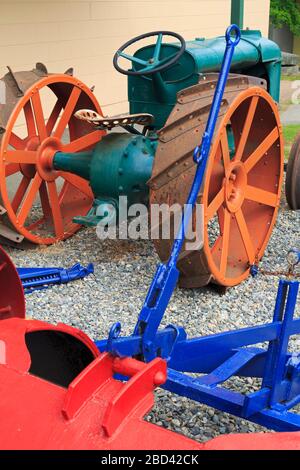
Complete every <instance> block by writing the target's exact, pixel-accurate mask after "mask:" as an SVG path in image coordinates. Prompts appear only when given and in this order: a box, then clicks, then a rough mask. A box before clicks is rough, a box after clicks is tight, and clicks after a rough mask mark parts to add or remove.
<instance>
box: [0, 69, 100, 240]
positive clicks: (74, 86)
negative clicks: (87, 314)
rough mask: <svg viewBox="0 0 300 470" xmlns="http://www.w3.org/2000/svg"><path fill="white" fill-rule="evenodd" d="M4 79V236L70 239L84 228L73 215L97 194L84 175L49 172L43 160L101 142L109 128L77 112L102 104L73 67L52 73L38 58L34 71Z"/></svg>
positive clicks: (0, 184)
mask: <svg viewBox="0 0 300 470" xmlns="http://www.w3.org/2000/svg"><path fill="white" fill-rule="evenodd" d="M1 81H2V83H3V84H4V86H5V92H6V103H5V104H0V129H2V132H1V133H0V145H1V148H0V206H1V207H2V208H4V211H3V210H1V212H0V235H1V236H2V237H4V239H5V238H6V237H7V239H8V241H10V242H13V243H23V240H24V242H25V241H26V240H29V241H30V242H33V243H39V244H52V243H55V242H57V241H58V240H62V239H66V238H68V237H70V236H71V235H72V234H74V233H75V232H76V231H77V230H78V229H79V228H80V226H79V225H77V224H74V223H73V221H72V219H73V217H74V216H75V215H78V213H81V214H82V215H86V214H87V212H88V211H89V209H90V208H91V205H92V203H93V194H92V191H91V189H90V187H89V185H88V183H87V182H86V181H84V180H83V179H81V178H79V177H76V176H74V175H70V174H68V173H64V172H54V171H53V172H51V173H50V172H48V173H47V174H46V173H45V172H43V171H42V165H41V160H42V159H44V158H46V157H47V153H48V152H49V151H50V149H53V148H54V147H55V148H56V149H63V150H65V151H70V152H76V151H81V150H85V149H90V148H92V147H93V146H94V145H96V143H98V142H99V140H101V137H102V135H103V134H104V133H103V132H102V131H100V130H96V131H95V130H94V129H92V128H91V126H90V125H89V124H88V123H85V122H83V121H81V122H80V121H78V120H77V119H76V118H74V113H75V112H76V111H77V110H78V109H81V108H85V107H89V108H91V109H93V110H94V111H96V112H97V113H99V114H101V108H100V106H99V103H98V102H97V100H96V98H95V96H94V94H93V93H92V92H91V91H90V89H89V88H88V87H87V86H85V85H84V84H83V83H82V82H80V81H79V80H78V79H76V78H75V77H72V75H71V72H70V69H69V70H68V71H67V74H49V73H48V71H47V68H46V66H45V65H44V64H41V63H38V64H36V68H35V69H33V70H31V71H25V72H12V71H11V70H9V73H7V74H6V75H5V76H4V77H3V78H2V79H1ZM21 92H22V94H21ZM46 113H47V114H46ZM12 183H13V184H12ZM4 227H6V228H4Z"/></svg>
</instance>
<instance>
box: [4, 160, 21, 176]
mask: <svg viewBox="0 0 300 470" xmlns="http://www.w3.org/2000/svg"><path fill="white" fill-rule="evenodd" d="M18 171H20V165H19V164H18V163H8V165H6V166H5V176H7V177H8V176H12V175H15V174H16V173H18Z"/></svg>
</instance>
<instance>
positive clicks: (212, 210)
mask: <svg viewBox="0 0 300 470" xmlns="http://www.w3.org/2000/svg"><path fill="white" fill-rule="evenodd" d="M253 123H254V126H253ZM229 124H230V125H231V127H232V130H233V134H234V140H235V147H236V151H235V155H234V156H233V158H230V154H229V147H228V139H227V133H226V129H227V126H228V125H229ZM283 162H284V158H283V140H282V129H281V125H280V118H279V114H278V110H277V106H276V104H275V102H274V101H273V100H272V98H271V97H270V95H269V94H268V93H267V92H266V91H264V90H262V89H261V88H258V87H252V88H249V89H248V90H246V91H244V92H242V93H240V94H239V95H238V96H237V97H236V99H235V100H234V101H233V103H232V104H231V106H230V108H229V110H228V111H227V113H226V115H225V116H224V118H223V120H222V122H221V124H220V127H219V130H218V133H217V135H216V138H215V140H214V144H213V147H212V151H211V155H210V159H209V163H208V167H207V171H206V179H205V186H204V192H203V204H204V214H205V227H204V248H203V249H204V253H205V255H206V259H207V263H208V267H209V270H210V271H211V274H212V276H213V281H214V282H216V283H218V284H221V285H224V286H233V285H237V284H239V283H240V282H242V281H243V280H244V279H246V278H247V277H248V276H249V270H250V266H251V265H252V264H254V263H257V262H258V261H259V260H260V259H261V257H262V256H263V253H264V251H265V248H266V246H267V243H268V241H269V238H270V236H271V233H272V229H273V226H274V224H275V221H276V216H277V212H278V207H279V203H280V195H281V186H282V177H283ZM222 167H223V168H222ZM214 217H215V218H216V220H217V223H218V225H219V237H217V238H216V240H215V241H214V243H213V244H212V243H211V237H210V230H209V223H210V222H211V220H212V219H213V218H214Z"/></svg>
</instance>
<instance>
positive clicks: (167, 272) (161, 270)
mask: <svg viewBox="0 0 300 470" xmlns="http://www.w3.org/2000/svg"><path fill="white" fill-rule="evenodd" d="M225 39H226V49H225V54H224V57H223V62H222V66H221V71H220V74H219V79H218V83H217V86H216V90H215V94H214V97H213V102H212V106H211V109H210V113H209V117H208V122H207V125H206V129H205V132H204V134H203V137H202V142H201V145H200V146H198V147H196V148H195V150H194V153H193V158H194V161H195V163H196V165H197V169H196V173H195V176H194V181H193V184H192V187H191V190H190V193H189V196H188V200H187V204H186V210H185V211H183V215H182V220H181V225H180V228H179V231H178V234H177V236H176V238H175V240H174V243H173V247H172V251H171V254H170V257H169V260H168V262H167V263H166V264H163V263H162V264H159V266H158V268H157V271H156V274H155V276H154V279H153V281H152V284H151V286H150V289H149V291H148V294H147V297H146V300H145V302H144V305H143V307H142V310H141V312H140V315H139V318H138V321H137V324H136V326H135V329H134V333H133V335H134V336H140V337H142V351H143V358H144V360H145V361H146V362H149V361H150V360H152V359H154V358H155V357H156V355H157V352H156V351H155V348H154V340H155V337H156V333H157V330H158V328H159V325H160V322H161V320H162V318H163V315H164V313H165V310H166V308H167V306H168V303H169V301H170V298H171V296H172V294H173V292H174V290H175V288H176V285H177V281H178V277H179V271H178V269H177V267H176V265H177V260H178V256H179V254H180V251H181V249H182V245H183V243H184V240H185V233H186V229H187V228H188V224H189V223H190V220H191V216H192V212H193V208H194V207H195V204H196V201H197V197H198V194H199V191H200V188H201V186H202V182H203V178H204V173H205V169H206V164H207V160H208V157H209V153H210V147H211V143H212V139H213V135H214V131H215V127H216V123H217V119H218V115H219V111H220V107H221V103H222V99H223V95H224V90H225V86H226V83H227V78H228V74H229V72H230V66H231V61H232V57H233V54H234V50H235V47H236V46H237V44H238V43H239V41H240V39H241V31H240V29H239V27H238V26H237V25H235V24H233V25H231V26H229V27H228V28H227V30H226V33H225ZM118 327H119V325H118ZM114 328H115V327H114V326H113V327H112V329H113V330H112V331H114ZM110 338H112V335H110ZM107 350H109V351H110V352H111V353H112V354H118V352H117V350H115V349H114V347H113V340H111V341H110V342H109V345H108V348H107Z"/></svg>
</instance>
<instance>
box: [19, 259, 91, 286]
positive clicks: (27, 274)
mask: <svg viewBox="0 0 300 470" xmlns="http://www.w3.org/2000/svg"><path fill="white" fill-rule="evenodd" d="M17 271H18V274H19V276H20V279H21V281H22V284H23V288H24V292H25V294H30V293H31V292H33V291H35V290H43V289H47V288H48V287H50V285H54V284H67V283H68V282H71V281H75V280H77V279H83V278H84V277H86V276H89V274H93V272H94V265H93V264H92V263H90V264H89V265H88V266H87V267H84V266H81V264H80V263H76V264H74V266H72V267H71V268H68V269H65V268H18V269H17Z"/></svg>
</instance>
